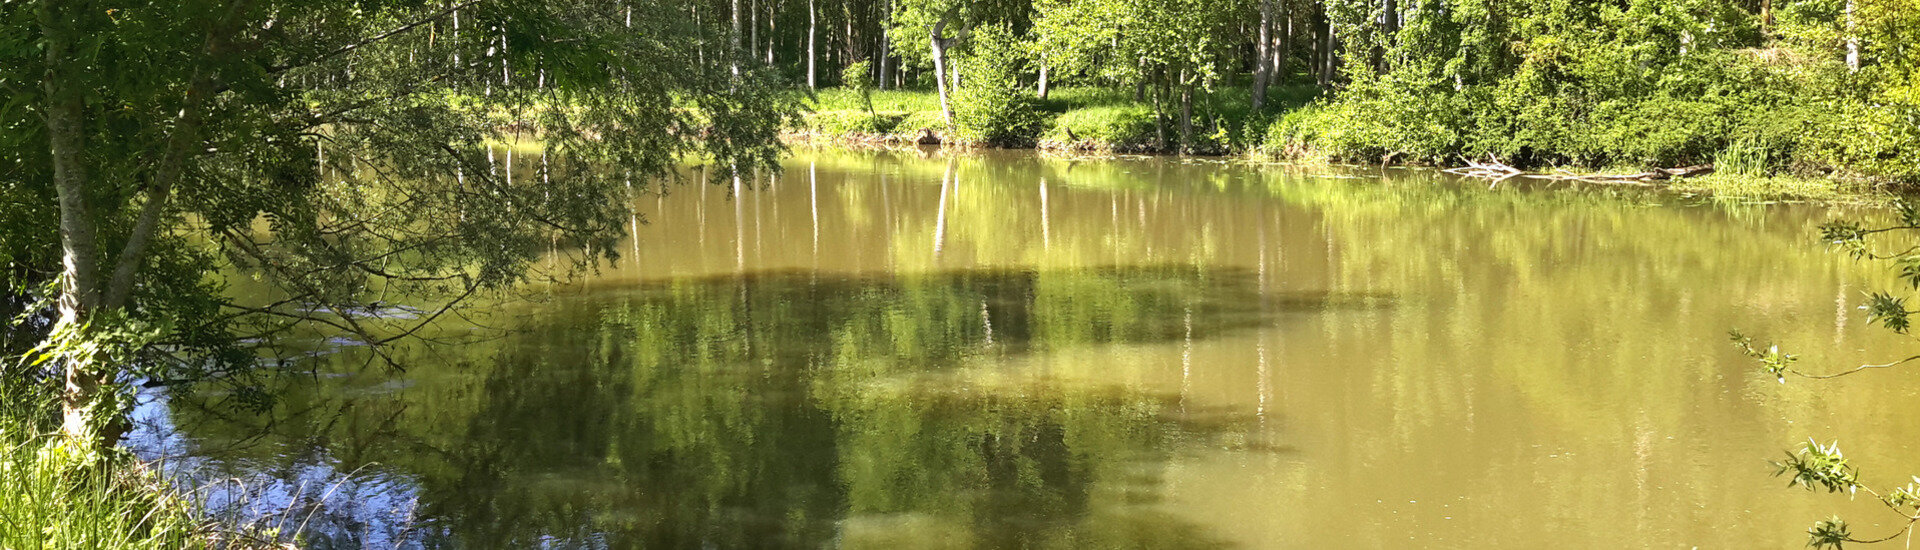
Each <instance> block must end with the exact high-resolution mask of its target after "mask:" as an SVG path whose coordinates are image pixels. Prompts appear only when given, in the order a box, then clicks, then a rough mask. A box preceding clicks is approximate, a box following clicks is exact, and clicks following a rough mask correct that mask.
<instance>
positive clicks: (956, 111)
mask: <svg viewBox="0 0 1920 550" xmlns="http://www.w3.org/2000/svg"><path fill="white" fill-rule="evenodd" d="M973 48H974V50H973V54H972V55H969V56H967V57H966V60H965V62H964V63H962V64H961V68H962V73H963V74H964V75H965V77H964V78H962V79H961V83H962V86H960V89H959V90H957V91H956V93H955V94H954V96H953V126H954V134H955V135H956V136H957V137H958V138H960V139H961V140H962V141H968V142H974V143H981V144H986V145H996V146H1022V145H1028V144H1032V143H1033V141H1034V138H1036V137H1038V136H1039V134H1040V129H1041V127H1042V124H1043V123H1044V122H1045V118H1044V117H1043V116H1042V115H1041V112H1040V108H1039V105H1038V103H1037V102H1036V101H1035V100H1034V99H1033V98H1032V97H1031V96H1029V95H1027V94H1026V91H1025V90H1023V89H1021V88H1020V79H1019V75H1020V72H1021V71H1022V70H1023V69H1024V66H1025V58H1024V56H1023V54H1022V52H1023V51H1024V49H1023V48H1020V47H1019V45H1018V44H1016V43H1015V39H1014V38H1013V32H1012V31H1011V30H1009V29H1007V28H1005V27H991V26H990V27H984V28H981V29H979V30H978V31H976V32H975V35H974V42H973Z"/></svg>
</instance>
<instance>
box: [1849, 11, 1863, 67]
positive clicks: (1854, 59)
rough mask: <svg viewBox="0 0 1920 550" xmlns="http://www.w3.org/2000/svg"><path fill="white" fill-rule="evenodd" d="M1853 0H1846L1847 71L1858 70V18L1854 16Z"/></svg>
mask: <svg viewBox="0 0 1920 550" xmlns="http://www.w3.org/2000/svg"><path fill="white" fill-rule="evenodd" d="M1854 2H1855V0H1847V8H1846V9H1847V72H1849V73H1857V72H1860V34H1859V32H1858V31H1859V28H1858V27H1859V23H1858V19H1856V18H1855V16H1854V11H1855V9H1856V6H1854Z"/></svg>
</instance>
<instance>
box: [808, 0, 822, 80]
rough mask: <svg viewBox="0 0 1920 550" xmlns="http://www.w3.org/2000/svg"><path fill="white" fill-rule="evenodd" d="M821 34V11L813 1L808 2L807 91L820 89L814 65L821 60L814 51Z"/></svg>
mask: <svg viewBox="0 0 1920 550" xmlns="http://www.w3.org/2000/svg"><path fill="white" fill-rule="evenodd" d="M819 32H820V11H819V10H816V9H814V5H813V0H807V89H809V90H815V89H819V84H818V80H816V79H817V78H818V77H817V76H816V75H817V74H819V73H818V72H817V69H815V68H814V64H815V63H816V62H817V61H818V60H819V59H820V55H819V52H818V51H817V50H815V49H814V48H815V46H816V42H817V39H818V38H817V37H818V35H819Z"/></svg>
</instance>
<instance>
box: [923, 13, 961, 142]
mask: <svg viewBox="0 0 1920 550" xmlns="http://www.w3.org/2000/svg"><path fill="white" fill-rule="evenodd" d="M950 17H951V14H949V15H948V16H943V17H941V18H940V21H938V22H936V23H934V24H933V28H932V29H931V30H930V31H928V33H927V44H928V46H929V47H930V48H932V50H933V52H932V53H933V81H934V87H935V88H936V89H938V90H939V92H940V116H941V118H943V119H945V120H946V121H947V127H948V128H949V129H951V128H952V127H953V104H952V103H951V100H950V99H949V98H948V97H947V96H948V91H947V64H948V60H947V47H948V46H949V45H951V44H952V42H953V39H952V38H947V37H944V36H941V35H940V33H941V31H944V30H946V28H947V20H948V19H949V18H950ZM954 85H955V87H958V86H959V81H957V80H956V81H955V82H954Z"/></svg>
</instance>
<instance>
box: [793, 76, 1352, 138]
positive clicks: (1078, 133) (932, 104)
mask: <svg viewBox="0 0 1920 550" xmlns="http://www.w3.org/2000/svg"><path fill="white" fill-rule="evenodd" d="M1316 93H1317V92H1316V90H1315V89H1314V88H1313V87H1311V86H1294V87H1280V88H1275V89H1274V92H1273V95H1272V97H1273V100H1272V102H1271V103H1270V105H1269V106H1268V108H1266V109H1262V110H1260V111H1255V110H1254V109H1252V107H1251V106H1250V105H1249V104H1248V97H1249V94H1248V92H1247V89H1246V88H1244V87H1222V88H1219V89H1215V90H1213V91H1203V92H1201V93H1200V97H1199V98H1197V99H1196V101H1195V109H1194V112H1193V114H1192V116H1191V117H1190V119H1189V120H1190V126H1189V127H1188V128H1185V132H1184V133H1185V136H1184V137H1185V138H1186V139H1184V140H1183V139H1182V137H1183V136H1182V134H1183V128H1182V124H1181V117H1180V113H1179V112H1177V111H1175V110H1174V108H1173V107H1172V106H1167V105H1162V106H1159V107H1156V106H1155V105H1154V104H1153V103H1152V102H1151V101H1145V100H1141V99H1136V98H1135V96H1134V95H1133V93H1132V92H1129V91H1125V90H1114V89H1106V88H1091V87H1070V88H1059V89H1055V90H1052V91H1051V93H1049V94H1048V95H1047V98H1046V99H1031V100H1028V101H1022V102H1018V103H1016V104H1014V105H1013V106H1012V107H1010V108H1011V109H1015V110H1019V111H1021V112H1018V113H1013V114H1011V116H993V117H969V116H968V114H969V113H968V111H969V109H970V106H969V105H966V104H965V103H964V102H962V101H959V100H958V99H957V98H956V101H955V102H954V103H955V105H954V110H955V115H956V118H959V119H961V120H959V121H957V122H956V124H955V125H953V127H949V125H948V124H947V122H946V120H945V118H944V117H943V116H942V115H941V112H940V98H939V96H938V95H937V94H936V93H934V92H932V91H922V90H904V91H903V90H884V91H875V92H873V93H872V96H871V97H872V107H873V110H872V111H871V112H869V111H868V110H867V104H866V101H865V100H863V99H862V97H861V96H860V94H858V93H856V92H853V91H850V90H845V89H839V88H831V89H824V90H819V91H817V92H815V93H814V94H813V97H812V98H810V100H809V101H807V104H808V106H809V107H811V108H812V112H811V113H808V114H807V115H806V117H805V118H804V122H803V123H802V125H801V126H800V127H797V128H792V129H791V131H792V133H793V134H794V135H796V136H804V137H806V138H809V139H815V140H826V141H840V142H854V143H874V142H881V143H916V142H921V141H922V140H927V141H937V142H940V143H963V144H973V145H991V146H998V147H1015V148H1037V149H1043V150H1058V151H1086V152H1130V153H1180V152H1187V153H1199V154H1216V155H1218V154H1236V153H1240V152H1244V151H1249V150H1254V149H1256V148H1257V147H1258V146H1259V140H1260V139H1261V138H1262V137H1263V136H1264V131H1265V129H1266V127H1267V125H1268V124H1270V122H1271V120H1272V119H1273V117H1274V116H1276V115H1278V114H1279V113H1283V112H1286V111H1287V110H1289V109H1293V108H1298V107H1299V106H1301V105H1305V104H1306V103H1307V102H1308V101H1310V100H1311V99H1312V98H1313V96H1314V95H1315V94H1316ZM969 118H981V119H987V120H1007V119H1013V120H1020V121H1023V122H1022V124H1021V128H1019V129H1017V130H1010V129H1007V128H977V129H972V130H973V131H972V132H971V133H973V134H976V135H992V136H996V139H993V140H981V139H975V138H969V137H968V135H967V134H969V129H968V128H966V125H967V119H969ZM929 138H930V139H929Z"/></svg>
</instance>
